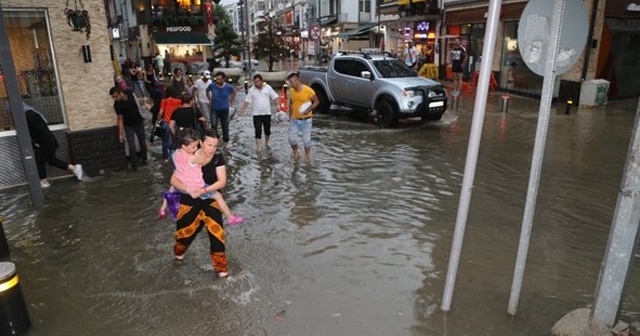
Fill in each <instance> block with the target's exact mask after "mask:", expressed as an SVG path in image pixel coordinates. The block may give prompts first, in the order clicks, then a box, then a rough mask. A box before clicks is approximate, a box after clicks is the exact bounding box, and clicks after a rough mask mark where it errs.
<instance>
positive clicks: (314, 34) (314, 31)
mask: <svg viewBox="0 0 640 336" xmlns="http://www.w3.org/2000/svg"><path fill="white" fill-rule="evenodd" d="M320 34H321V30H320V26H318V25H312V26H311V27H309V38H310V39H312V40H314V41H316V40H319V39H320Z"/></svg>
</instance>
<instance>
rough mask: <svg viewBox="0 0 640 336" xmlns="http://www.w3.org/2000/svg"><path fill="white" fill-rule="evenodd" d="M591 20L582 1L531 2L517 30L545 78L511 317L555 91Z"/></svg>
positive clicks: (532, 65) (527, 58) (529, 61)
mask: <svg viewBox="0 0 640 336" xmlns="http://www.w3.org/2000/svg"><path fill="white" fill-rule="evenodd" d="M586 18H587V15H586V10H585V8H584V3H583V2H582V1H581V0H532V1H529V3H527V6H526V7H525V9H524V11H523V12H522V17H521V18H520V27H519V29H518V47H519V48H520V53H521V54H522V56H523V60H524V62H525V64H526V65H527V66H528V67H529V69H531V71H533V72H535V73H537V74H539V75H541V76H544V81H543V83H542V95H541V99H540V107H539V111H538V126H537V129H536V138H535V143H534V146H533V156H532V158H531V172H530V175H529V185H528V187H527V198H526V200H525V207H524V215H523V218H522V229H521V231H520V242H519V244H518V253H517V256H516V264H515V268H514V271H513V282H512V283H511V294H510V296H509V306H508V309H507V312H508V313H509V314H511V315H515V314H516V312H517V310H518V303H519V301H520V292H521V290H522V280H523V277H524V269H525V266H526V263H527V254H528V251H529V242H530V240H531V229H532V227H533V216H534V214H535V209H536V200H537V198H538V187H539V185H540V174H541V171H542V161H543V158H544V149H545V146H546V142H547V131H548V129H549V116H550V114H551V99H552V98H553V86H554V83H555V80H556V76H557V75H558V74H562V73H564V72H565V71H567V70H569V69H570V68H571V67H572V66H573V65H574V64H575V62H576V61H577V59H578V57H580V55H581V54H582V51H583V50H584V47H585V44H586V42H587V41H586V40H587V33H586V32H587V21H586Z"/></svg>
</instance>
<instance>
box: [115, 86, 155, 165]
mask: <svg viewBox="0 0 640 336" xmlns="http://www.w3.org/2000/svg"><path fill="white" fill-rule="evenodd" d="M109 94H110V95H111V98H113V100H114V103H113V108H114V109H115V111H116V115H117V116H118V140H120V143H123V142H124V139H125V138H126V139H127V145H128V146H129V158H130V160H131V169H133V170H136V169H137V167H138V157H137V155H136V143H135V142H134V141H135V137H137V138H138V144H139V145H140V156H141V158H142V161H147V144H146V142H145V139H146V138H145V134H144V119H143V118H142V114H140V109H139V108H138V103H137V102H136V101H135V99H136V98H135V97H134V95H133V92H131V90H126V91H125V92H122V91H120V89H118V88H117V87H115V86H114V87H112V88H111V90H109Z"/></svg>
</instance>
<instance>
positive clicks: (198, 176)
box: [173, 149, 205, 192]
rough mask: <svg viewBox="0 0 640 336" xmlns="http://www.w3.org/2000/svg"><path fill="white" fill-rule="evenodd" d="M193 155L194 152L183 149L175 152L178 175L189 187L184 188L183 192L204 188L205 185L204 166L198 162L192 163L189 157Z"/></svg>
mask: <svg viewBox="0 0 640 336" xmlns="http://www.w3.org/2000/svg"><path fill="white" fill-rule="evenodd" d="M192 157H193V154H189V153H187V152H185V151H184V150H182V149H179V150H177V151H175V153H173V164H174V165H175V166H176V170H175V174H176V177H177V178H178V179H179V180H180V182H182V183H183V184H184V185H185V186H186V187H187V190H182V191H183V192H189V191H193V190H198V189H202V188H203V187H204V185H205V184H204V178H203V177H202V166H201V165H199V164H196V163H190V162H189V159H191V158H192Z"/></svg>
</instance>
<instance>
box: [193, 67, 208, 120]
mask: <svg viewBox="0 0 640 336" xmlns="http://www.w3.org/2000/svg"><path fill="white" fill-rule="evenodd" d="M210 84H211V71H209V70H205V71H203V72H202V77H200V78H198V80H196V82H195V83H193V86H194V90H195V91H196V92H195V95H194V96H195V97H196V101H197V103H198V107H199V108H200V111H201V112H202V114H204V115H205V117H206V118H207V119H209V111H210V110H211V102H210V101H209V97H207V88H208V87H209V85H210ZM207 121H210V120H207Z"/></svg>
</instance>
